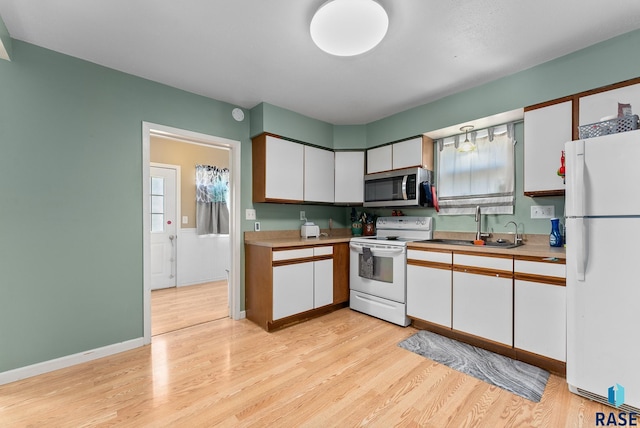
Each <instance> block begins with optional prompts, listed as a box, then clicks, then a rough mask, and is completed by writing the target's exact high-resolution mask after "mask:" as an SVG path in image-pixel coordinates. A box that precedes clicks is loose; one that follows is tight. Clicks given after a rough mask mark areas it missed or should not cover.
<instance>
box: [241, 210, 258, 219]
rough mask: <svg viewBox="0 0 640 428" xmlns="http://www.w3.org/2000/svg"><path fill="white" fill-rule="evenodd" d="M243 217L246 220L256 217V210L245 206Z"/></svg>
mask: <svg viewBox="0 0 640 428" xmlns="http://www.w3.org/2000/svg"><path fill="white" fill-rule="evenodd" d="M244 218H245V219H246V220H255V219H256V210H254V209H252V208H247V209H246V210H245V211H244Z"/></svg>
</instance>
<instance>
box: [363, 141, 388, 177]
mask: <svg viewBox="0 0 640 428" xmlns="http://www.w3.org/2000/svg"><path fill="white" fill-rule="evenodd" d="M391 153H392V148H391V145H387V146H382V147H376V148H374V149H369V150H367V174H373V173H376V172H381V171H389V170H390V169H392V164H391V156H392V154H391Z"/></svg>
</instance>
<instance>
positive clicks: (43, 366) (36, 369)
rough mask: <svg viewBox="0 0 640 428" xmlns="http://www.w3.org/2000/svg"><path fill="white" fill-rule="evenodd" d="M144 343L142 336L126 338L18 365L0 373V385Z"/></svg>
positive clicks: (95, 358) (127, 349) (133, 347)
mask: <svg viewBox="0 0 640 428" xmlns="http://www.w3.org/2000/svg"><path fill="white" fill-rule="evenodd" d="M143 345H144V338H142V337H140V338H138V339H132V340H127V341H126V342H120V343H115V344H113V345H107V346H103V347H102V348H96V349H91V350H89V351H84V352H79V353H77V354H73V355H67V356H65V357H61V358H56V359H54V360H49V361H43V362H41V363H37V364H32V365H30V366H26V367H20V368H17V369H13V370H8V371H6V372H2V373H0V385H5V384H7V383H11V382H15V381H18V380H22V379H26V378H28V377H32V376H37V375H41V374H44V373H49V372H52V371H54V370H59V369H64V368H67V367H71V366H74V365H76V364H81V363H86V362H88V361H92V360H97V359H98V358H102V357H108V356H109V355H113V354H117V353H119V352H124V351H129V350H131V349H135V348H139V347H141V346H143Z"/></svg>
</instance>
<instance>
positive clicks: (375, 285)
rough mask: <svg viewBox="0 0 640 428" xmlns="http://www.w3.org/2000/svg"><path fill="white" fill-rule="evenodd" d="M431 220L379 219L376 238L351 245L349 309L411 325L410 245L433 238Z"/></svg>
mask: <svg viewBox="0 0 640 428" xmlns="http://www.w3.org/2000/svg"><path fill="white" fill-rule="evenodd" d="M432 223H433V219H432V218H431V217H409V216H406V217H405V216H399V217H379V218H378V220H377V221H376V231H377V233H376V235H375V236H360V237H353V238H351V241H350V243H349V247H350V268H349V288H350V299H349V306H350V307H351V309H353V310H356V311H358V312H363V313H365V314H368V315H372V316H374V317H377V318H380V319H383V320H385V321H389V322H392V323H394V324H398V325H401V326H408V325H409V323H410V320H409V318H407V309H406V303H407V242H414V241H423V240H427V239H433V230H432Z"/></svg>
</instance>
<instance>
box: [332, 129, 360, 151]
mask: <svg viewBox="0 0 640 428" xmlns="http://www.w3.org/2000/svg"><path fill="white" fill-rule="evenodd" d="M333 148H334V149H335V150H342V149H366V148H367V126H366V125H335V126H334V127H333Z"/></svg>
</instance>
